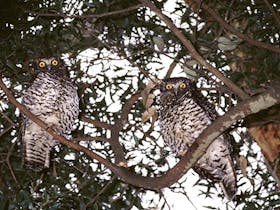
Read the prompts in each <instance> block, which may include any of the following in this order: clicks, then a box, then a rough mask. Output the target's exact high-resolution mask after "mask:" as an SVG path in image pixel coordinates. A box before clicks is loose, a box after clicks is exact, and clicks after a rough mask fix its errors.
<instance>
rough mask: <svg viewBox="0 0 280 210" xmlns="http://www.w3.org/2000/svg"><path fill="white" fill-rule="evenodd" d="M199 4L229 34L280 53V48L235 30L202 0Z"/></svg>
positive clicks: (197, 1)
mask: <svg viewBox="0 0 280 210" xmlns="http://www.w3.org/2000/svg"><path fill="white" fill-rule="evenodd" d="M195 1H196V3H197V4H199V5H201V8H202V9H203V10H205V11H207V12H208V13H209V14H210V15H211V16H212V17H213V18H214V19H215V20H216V21H217V22H218V23H220V24H221V25H222V26H223V27H224V28H225V29H226V30H228V31H229V32H231V33H233V34H235V35H236V36H238V37H239V38H240V39H242V40H244V41H246V42H248V43H249V44H251V45H253V46H256V47H260V48H263V49H267V50H270V51H272V52H276V53H280V48H279V47H275V46H273V45H271V44H267V43H263V42H259V41H257V40H255V39H252V38H250V37H249V36H246V35H245V34H242V33H240V32H239V31H238V30H236V29H235V28H233V27H232V26H231V25H229V24H228V23H227V22H225V21H224V20H223V18H221V16H220V15H219V14H217V13H216V12H215V11H214V10H213V9H211V8H210V7H208V6H207V5H206V4H205V3H203V2H202V1H201V0H195Z"/></svg>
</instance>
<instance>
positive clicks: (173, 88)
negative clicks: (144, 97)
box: [160, 77, 195, 101]
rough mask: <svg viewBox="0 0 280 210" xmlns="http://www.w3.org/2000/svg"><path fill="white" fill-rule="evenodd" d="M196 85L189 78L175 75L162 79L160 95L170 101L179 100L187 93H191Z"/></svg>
mask: <svg viewBox="0 0 280 210" xmlns="http://www.w3.org/2000/svg"><path fill="white" fill-rule="evenodd" d="M194 87H195V82H194V81H192V80H190V79H188V78H184V77H173V78H169V79H165V80H163V81H162V83H161V85H160V95H161V98H165V100H166V99H167V100H168V101H170V100H178V99H180V98H181V97H182V96H183V95H185V94H186V93H191V91H192V90H193V88H194Z"/></svg>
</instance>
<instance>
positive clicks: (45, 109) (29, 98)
mask: <svg viewBox="0 0 280 210" xmlns="http://www.w3.org/2000/svg"><path fill="white" fill-rule="evenodd" d="M40 62H44V64H42V63H41V65H40ZM53 64H55V65H53ZM35 71H36V72H37V74H38V75H37V77H36V79H35V80H34V81H33V83H32V85H31V86H30V87H29V88H28V89H27V90H26V91H25V93H24V96H23V99H22V103H23V104H24V105H25V106H26V107H27V108H28V109H29V110H30V111H31V112H32V113H33V114H34V115H36V116H37V117H38V118H40V119H41V120H43V121H44V122H45V123H46V124H48V125H49V126H50V127H51V128H53V129H55V130H56V131H57V132H59V133H62V134H63V135H65V136H66V135H67V134H69V133H70V132H71V130H72V129H73V125H74V121H75V120H76V119H77V118H78V115H79V98H78V93H77V88H76V86H75V85H73V84H72V83H71V81H70V80H69V78H68V74H67V69H66V68H65V67H64V66H63V65H62V64H61V65H60V64H59V61H58V60H57V59H55V58H50V59H41V60H40V61H39V65H38V66H37V67H36V69H35ZM23 117H24V120H23V124H22V134H21V139H22V143H23V158H24V163H25V165H27V166H29V167H30V168H33V169H34V170H37V171H39V170H41V169H42V168H48V167H49V165H50V152H51V149H52V148H53V147H54V146H55V145H57V144H58V142H57V141H56V140H55V139H53V137H52V136H51V135H50V134H48V133H47V132H46V131H45V130H44V129H42V128H40V127H39V126H38V125H37V124H36V123H34V122H33V121H31V120H30V119H29V118H27V117H25V116H23Z"/></svg>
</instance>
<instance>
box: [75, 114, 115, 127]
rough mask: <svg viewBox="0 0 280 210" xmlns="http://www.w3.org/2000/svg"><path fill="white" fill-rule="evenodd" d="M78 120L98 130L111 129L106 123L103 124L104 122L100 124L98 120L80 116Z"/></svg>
mask: <svg viewBox="0 0 280 210" xmlns="http://www.w3.org/2000/svg"><path fill="white" fill-rule="evenodd" d="M80 119H81V120H82V121H84V122H86V123H90V124H92V125H93V126H95V127H99V128H105V129H108V130H111V129H112V125H110V124H108V123H105V122H101V121H99V120H93V119H91V118H88V117H86V116H81V117H80Z"/></svg>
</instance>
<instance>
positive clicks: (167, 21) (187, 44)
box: [138, 0, 249, 100]
mask: <svg viewBox="0 0 280 210" xmlns="http://www.w3.org/2000/svg"><path fill="white" fill-rule="evenodd" d="M138 1H140V2H141V3H143V5H144V6H146V7H148V8H150V9H151V10H152V11H153V12H154V13H155V14H156V15H157V16H158V17H159V18H160V19H161V20H162V21H163V22H164V23H165V24H166V25H167V26H168V27H169V28H170V30H171V31H172V32H173V33H174V34H175V35H176V36H177V37H178V38H179V39H180V40H181V42H182V43H183V45H184V46H185V47H186V48H187V49H188V50H189V52H190V54H191V56H192V57H193V58H194V59H196V60H197V61H198V62H199V63H200V64H201V65H202V66H205V67H206V68H207V69H208V71H210V72H211V73H212V74H214V75H215V76H216V77H218V78H219V79H220V80H222V81H223V82H224V83H225V84H226V86H228V87H229V88H230V89H231V90H232V91H233V92H234V93H235V94H236V95H238V96H239V97H240V98H241V99H243V100H244V99H246V98H248V97H249V96H248V95H247V94H246V93H245V92H244V91H243V90H241V89H240V88H239V87H238V86H237V85H235V84H234V83H233V82H232V81H231V80H230V79H228V78H227V77H225V76H224V75H223V74H222V73H221V72H219V71H218V70H217V69H216V68H215V67H214V66H212V65H211V64H210V63H208V62H207V61H206V60H205V59H204V58H203V57H202V56H201V55H200V54H199V53H198V52H197V51H196V49H195V47H194V46H193V44H192V43H191V41H189V40H188V39H186V37H185V35H184V34H183V33H182V32H181V31H180V30H179V29H178V28H177V27H176V26H175V25H174V23H173V22H172V21H171V20H170V18H168V17H167V16H166V15H164V14H163V13H162V12H161V10H160V9H158V8H157V7H156V6H155V5H154V4H153V3H152V2H151V1H149V0H138Z"/></svg>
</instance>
